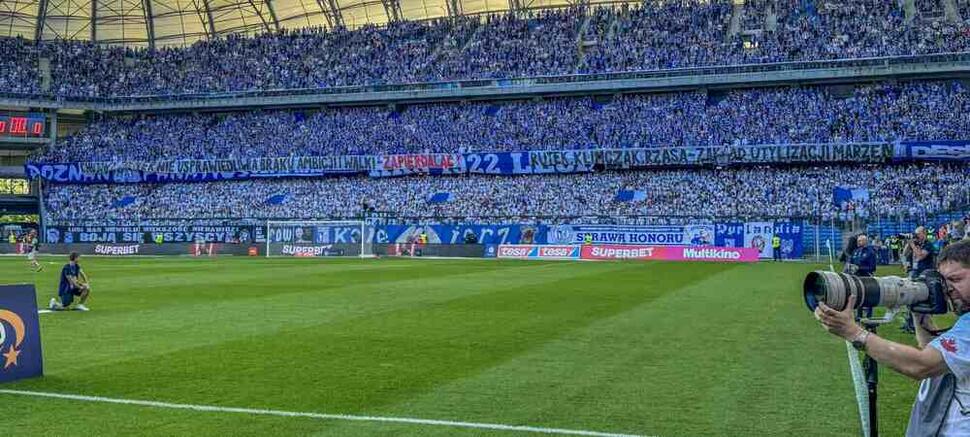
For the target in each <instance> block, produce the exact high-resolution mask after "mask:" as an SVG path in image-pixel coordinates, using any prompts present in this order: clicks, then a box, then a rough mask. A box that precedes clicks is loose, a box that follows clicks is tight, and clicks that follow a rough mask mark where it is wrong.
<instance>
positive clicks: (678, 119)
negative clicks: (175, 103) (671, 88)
mask: <svg viewBox="0 0 970 437" xmlns="http://www.w3.org/2000/svg"><path fill="white" fill-rule="evenodd" d="M968 113H970V90H968V89H967V88H966V86H965V85H963V84H962V83H961V82H959V81H934V82H911V83H899V84H889V83H886V84H877V85H860V86H855V87H852V86H840V87H829V88H822V87H802V88H791V87H785V88H765V89H754V90H752V89H748V90H734V91H730V92H725V93H721V94H717V93H714V92H703V91H694V92H679V93H667V94H642V95H626V96H618V97H615V98H613V99H612V100H610V101H603V100H602V99H599V100H598V99H595V98H589V97H586V98H578V97H570V98H554V99H547V100H542V101H535V100H530V101H510V102H483V103H482V102H480V103H464V104H460V103H441V104H422V105H414V106H406V107H405V106H401V107H397V108H394V109H389V108H388V107H386V106H380V107H343V108H331V109H326V110H322V111H317V112H307V111H293V110H276V111H256V112H237V113H219V114H183V115H150V116H142V117H106V118H103V119H100V120H96V121H95V122H93V123H91V124H90V125H89V126H88V127H86V128H85V129H84V130H82V131H80V132H78V133H77V134H75V135H73V136H71V137H69V138H67V139H66V140H63V141H60V142H58V143H57V144H56V145H55V146H54V147H51V148H49V149H47V150H43V151H41V152H40V153H41V156H39V157H38V160H41V161H48V162H92V161H152V160H168V159H209V158H213V157H219V158H243V157H247V158H249V157H276V156H324V155H354V154H363V155H370V154H387V153H419V152H420V153H424V152H444V153H454V152H463V151H479V152H490V151H526V150H568V149H590V148H638V147H653V146H721V145H737V144H789V143H837V142H896V141H900V140H917V141H919V140H931V141H936V140H946V139H968V138H970V121H968V120H967V114H968Z"/></svg>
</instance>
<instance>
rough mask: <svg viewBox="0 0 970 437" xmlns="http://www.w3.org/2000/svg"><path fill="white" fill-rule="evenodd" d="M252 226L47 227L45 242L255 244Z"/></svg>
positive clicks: (256, 233) (257, 229)
mask: <svg viewBox="0 0 970 437" xmlns="http://www.w3.org/2000/svg"><path fill="white" fill-rule="evenodd" d="M262 234H263V230H262V227H259V226H256V227H253V226H193V225H166V226H48V227H47V231H46V235H45V237H46V240H45V241H46V242H47V243H48V244H56V243H65V244H73V243H154V242H157V241H161V242H163V243H194V242H197V241H204V242H206V243H243V244H246V243H251V242H257V241H259V239H258V237H261V236H262Z"/></svg>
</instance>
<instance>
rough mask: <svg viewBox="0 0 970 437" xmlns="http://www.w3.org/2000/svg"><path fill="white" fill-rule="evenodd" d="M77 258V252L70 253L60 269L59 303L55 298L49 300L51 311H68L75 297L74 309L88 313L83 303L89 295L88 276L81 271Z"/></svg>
mask: <svg viewBox="0 0 970 437" xmlns="http://www.w3.org/2000/svg"><path fill="white" fill-rule="evenodd" d="M79 257H80V255H78V254H77V252H71V256H70V258H69V261H68V263H67V264H65V265H64V268H62V269H61V284H60V287H58V290H57V294H58V297H59V298H60V302H58V298H57V297H54V298H51V302H50V309H51V310H52V311H65V310H70V309H71V304H73V303H74V298H75V297H78V298H79V299H78V303H77V305H75V306H74V309H76V310H78V311H88V307H86V306H84V302H86V301H87V300H88V296H89V295H90V294H91V286H90V285H89V283H88V275H86V274H85V273H84V271H83V270H81V266H80V265H79V264H78V263H77V260H78V258H79Z"/></svg>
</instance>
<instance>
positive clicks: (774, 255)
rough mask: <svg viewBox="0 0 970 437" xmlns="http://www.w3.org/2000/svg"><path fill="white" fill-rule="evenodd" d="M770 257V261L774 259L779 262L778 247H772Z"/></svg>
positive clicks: (779, 249)
mask: <svg viewBox="0 0 970 437" xmlns="http://www.w3.org/2000/svg"><path fill="white" fill-rule="evenodd" d="M771 256H772V259H774V260H775V261H781V248H780V247H772V248H771Z"/></svg>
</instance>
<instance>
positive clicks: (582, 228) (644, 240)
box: [547, 224, 715, 246]
mask: <svg viewBox="0 0 970 437" xmlns="http://www.w3.org/2000/svg"><path fill="white" fill-rule="evenodd" d="M714 228H715V225H713V224H699V225H686V226H619V225H560V226H552V227H550V229H549V231H548V233H547V239H548V243H549V244H582V243H584V242H586V240H587V236H588V237H589V238H591V243H593V244H647V245H653V246H712V245H714V242H715V238H714V230H715V229H714Z"/></svg>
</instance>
